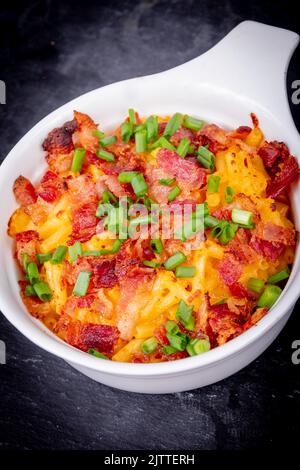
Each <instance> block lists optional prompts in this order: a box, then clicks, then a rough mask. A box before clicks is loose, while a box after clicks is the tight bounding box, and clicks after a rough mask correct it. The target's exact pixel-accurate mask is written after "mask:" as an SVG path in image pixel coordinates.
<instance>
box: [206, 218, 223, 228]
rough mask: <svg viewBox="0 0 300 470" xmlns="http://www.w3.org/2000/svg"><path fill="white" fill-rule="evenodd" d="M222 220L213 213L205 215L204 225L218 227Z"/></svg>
mask: <svg viewBox="0 0 300 470" xmlns="http://www.w3.org/2000/svg"><path fill="white" fill-rule="evenodd" d="M219 222H220V220H219V219H216V217H213V216H212V215H206V216H205V217H204V226H205V228H213V227H216V226H217V225H218V224H219Z"/></svg>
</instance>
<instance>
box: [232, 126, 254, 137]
mask: <svg viewBox="0 0 300 470" xmlns="http://www.w3.org/2000/svg"><path fill="white" fill-rule="evenodd" d="M251 131H252V129H251V127H249V126H240V127H238V128H237V129H235V130H234V131H233V132H230V134H229V136H230V137H231V138H233V139H241V140H244V139H246V137H247V136H248V135H249V134H250V132H251Z"/></svg>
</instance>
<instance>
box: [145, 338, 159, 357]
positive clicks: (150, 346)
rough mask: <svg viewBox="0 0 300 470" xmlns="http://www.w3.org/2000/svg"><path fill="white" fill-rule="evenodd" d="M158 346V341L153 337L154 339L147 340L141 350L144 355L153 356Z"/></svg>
mask: <svg viewBox="0 0 300 470" xmlns="http://www.w3.org/2000/svg"><path fill="white" fill-rule="evenodd" d="M157 346H158V343H157V339H156V338H154V337H152V338H148V339H146V341H144V342H143V343H142V344H141V350H142V351H143V353H144V354H151V353H153V352H154V351H155V350H156V348H157Z"/></svg>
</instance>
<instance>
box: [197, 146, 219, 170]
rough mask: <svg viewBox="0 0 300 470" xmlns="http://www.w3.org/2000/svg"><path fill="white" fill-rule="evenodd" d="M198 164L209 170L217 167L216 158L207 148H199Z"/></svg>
mask: <svg viewBox="0 0 300 470" xmlns="http://www.w3.org/2000/svg"><path fill="white" fill-rule="evenodd" d="M197 159H198V162H199V163H201V165H202V166H204V167H205V168H207V169H208V170H213V169H214V167H215V156H214V154H213V153H212V152H210V151H209V150H208V149H207V148H206V147H203V146H201V147H199V149H198V157H197Z"/></svg>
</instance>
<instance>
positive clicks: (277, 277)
mask: <svg viewBox="0 0 300 470" xmlns="http://www.w3.org/2000/svg"><path fill="white" fill-rule="evenodd" d="M290 274H291V272H290V270H289V267H288V266H287V267H286V268H285V269H283V270H282V271H279V272H278V273H276V274H273V276H271V277H269V279H268V283H269V284H277V283H278V282H281V281H284V280H285V279H288V278H289V276H290Z"/></svg>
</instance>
